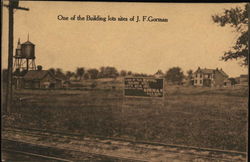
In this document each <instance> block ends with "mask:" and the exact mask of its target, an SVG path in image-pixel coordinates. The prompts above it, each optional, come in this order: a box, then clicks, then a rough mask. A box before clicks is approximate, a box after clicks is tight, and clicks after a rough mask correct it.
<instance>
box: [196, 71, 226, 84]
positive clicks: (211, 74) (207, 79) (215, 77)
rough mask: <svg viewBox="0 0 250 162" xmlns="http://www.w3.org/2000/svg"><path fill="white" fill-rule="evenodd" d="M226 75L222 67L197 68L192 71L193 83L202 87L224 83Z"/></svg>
mask: <svg viewBox="0 0 250 162" xmlns="http://www.w3.org/2000/svg"><path fill="white" fill-rule="evenodd" d="M227 78H228V75H227V74H226V73H225V72H224V71H223V70H222V69H218V68H216V69H206V68H204V69H201V68H200V67H198V69H197V70H196V71H195V72H194V73H193V85H194V86H204V87H220V86H223V85H224V81H225V79H227Z"/></svg>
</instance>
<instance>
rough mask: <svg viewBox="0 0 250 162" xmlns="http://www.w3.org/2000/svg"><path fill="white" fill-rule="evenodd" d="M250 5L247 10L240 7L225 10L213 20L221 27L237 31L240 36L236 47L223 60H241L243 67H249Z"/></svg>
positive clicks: (246, 6) (247, 5)
mask: <svg viewBox="0 0 250 162" xmlns="http://www.w3.org/2000/svg"><path fill="white" fill-rule="evenodd" d="M249 7H250V5H249V4H246V5H245V8H244V9H242V8H240V7H236V8H231V9H224V13H223V14H222V15H213V16H212V19H213V21H214V22H215V23H218V24H219V25H220V26H222V27H223V26H226V25H229V26H231V27H233V28H234V29H235V31H236V32H237V33H239V36H238V38H237V40H236V43H235V45H234V46H233V47H232V48H231V49H230V50H229V51H227V52H225V53H224V55H223V56H222V57H221V59H222V60H224V61H227V60H233V59H236V60H237V59H240V60H241V62H240V63H241V65H242V66H245V67H246V66H247V65H248V58H249V56H248V37H249V35H248V12H250V11H249Z"/></svg>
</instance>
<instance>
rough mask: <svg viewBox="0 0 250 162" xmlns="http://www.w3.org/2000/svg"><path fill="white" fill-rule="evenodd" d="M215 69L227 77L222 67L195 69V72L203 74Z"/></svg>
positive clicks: (212, 71)
mask: <svg viewBox="0 0 250 162" xmlns="http://www.w3.org/2000/svg"><path fill="white" fill-rule="evenodd" d="M215 71H218V72H219V73H221V74H222V75H223V76H225V77H228V75H227V74H226V73H225V72H224V71H223V70H222V69H220V70H219V69H206V68H205V69H197V70H196V72H195V73H203V74H213V73H214V72H215Z"/></svg>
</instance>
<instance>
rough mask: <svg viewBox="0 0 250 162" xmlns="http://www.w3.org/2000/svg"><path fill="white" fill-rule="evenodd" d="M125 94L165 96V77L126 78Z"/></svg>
mask: <svg viewBox="0 0 250 162" xmlns="http://www.w3.org/2000/svg"><path fill="white" fill-rule="evenodd" d="M124 84H125V85H124V95H125V96H135V97H136V96H138V97H140V96H141V97H163V94H164V93H163V92H164V89H163V84H164V81H163V79H158V78H144V77H136V78H133V77H131V78H124Z"/></svg>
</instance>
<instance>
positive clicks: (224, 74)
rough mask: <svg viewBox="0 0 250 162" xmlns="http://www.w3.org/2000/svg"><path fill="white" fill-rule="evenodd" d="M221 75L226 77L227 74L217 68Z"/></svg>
mask: <svg viewBox="0 0 250 162" xmlns="http://www.w3.org/2000/svg"><path fill="white" fill-rule="evenodd" d="M218 71H219V72H220V73H221V74H222V75H223V76H225V77H228V75H227V74H226V73H225V72H224V71H223V70H218Z"/></svg>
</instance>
